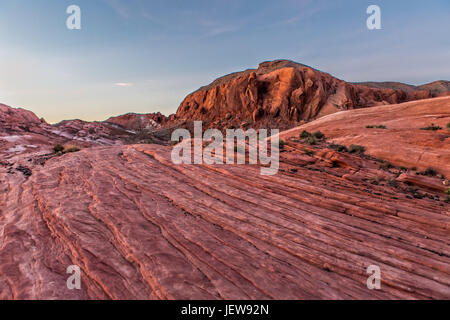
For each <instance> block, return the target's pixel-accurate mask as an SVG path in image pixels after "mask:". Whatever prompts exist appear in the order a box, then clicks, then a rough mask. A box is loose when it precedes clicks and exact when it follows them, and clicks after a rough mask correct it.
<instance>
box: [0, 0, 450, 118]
mask: <svg viewBox="0 0 450 320" xmlns="http://www.w3.org/2000/svg"><path fill="white" fill-rule="evenodd" d="M72 4H76V5H78V6H80V8H81V13H82V29H81V30H68V29H67V28H66V19H67V17H68V14H66V8H67V7H68V6H69V5H72ZM371 4H376V5H379V6H380V7H381V14H382V30H373V31H370V30H368V29H367V27H366V19H367V17H368V15H367V14H366V8H367V7H368V6H369V5H371ZM449 32H450V1H448V0H433V1H411V0H409V1H406V0H395V1H392V0H389V1H388V0H385V1H375V0H373V1H365V0H329V1H325V0H315V1H313V0H278V1H273V0H270V1H266V0H258V1H254V0H240V1H237V0H222V1H216V0H205V1H199V0H184V1H173V0H172V1H171V0H164V1H153V0H68V1H66V0H34V1H25V0H0V103H4V104H8V105H11V106H14V107H23V108H26V109H29V110H32V111H34V112H35V113H36V114H37V115H38V116H42V117H44V118H45V119H46V120H47V121H50V122H55V121H59V120H62V119H73V118H80V119H84V120H104V119H106V118H108V117H109V116H112V115H118V114H123V113H127V112H141V113H146V112H156V111H161V112H163V113H165V114H170V113H173V112H175V111H176V109H177V107H178V105H179V104H180V102H181V101H182V100H183V98H184V97H185V96H186V95H187V94H189V93H190V92H192V91H194V90H196V89H197V88H199V87H200V86H202V85H205V84H208V83H210V82H211V81H213V80H214V79H215V78H217V77H219V76H221V75H224V74H228V73H230V72H234V71H239V70H243V69H247V68H255V67H257V65H258V64H259V63H260V62H262V61H266V60H273V59H280V58H283V59H291V60H294V61H298V62H301V63H304V64H307V65H310V66H312V67H315V68H317V69H319V70H322V71H326V72H328V73H331V74H332V75H334V76H337V77H338V78H341V79H344V80H347V81H366V80H374V81H384V80H393V81H402V82H406V83H411V84H421V83H426V82H430V81H434V80H438V79H445V80H450V59H449V58H450V37H449Z"/></svg>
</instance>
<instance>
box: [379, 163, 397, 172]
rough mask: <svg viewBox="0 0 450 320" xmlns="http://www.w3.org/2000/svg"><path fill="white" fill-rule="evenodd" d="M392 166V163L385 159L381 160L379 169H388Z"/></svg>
mask: <svg viewBox="0 0 450 320" xmlns="http://www.w3.org/2000/svg"><path fill="white" fill-rule="evenodd" d="M393 167H394V166H393V165H392V164H390V163H389V162H387V161H383V162H382V163H381V164H380V169H381V170H389V169H391V168H393Z"/></svg>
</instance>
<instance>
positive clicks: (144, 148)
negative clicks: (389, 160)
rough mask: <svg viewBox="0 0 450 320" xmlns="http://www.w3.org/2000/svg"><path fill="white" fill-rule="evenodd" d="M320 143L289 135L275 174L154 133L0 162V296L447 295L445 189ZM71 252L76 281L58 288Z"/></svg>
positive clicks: (449, 217) (449, 236) (449, 211)
mask: <svg viewBox="0 0 450 320" xmlns="http://www.w3.org/2000/svg"><path fill="white" fill-rule="evenodd" d="M314 148H315V149H314V150H315V152H316V153H315V155H314V156H311V153H309V154H310V155H308V154H305V146H304V145H302V144H301V143H298V142H295V139H293V140H289V141H287V145H286V147H285V150H286V151H285V152H283V153H282V164H281V171H280V173H279V174H278V175H276V176H272V177H268V176H260V174H259V173H260V171H259V168H257V167H255V166H248V165H244V166H207V165H199V166H175V165H173V164H172V162H171V161H170V148H169V147H162V146H155V145H140V146H112V147H97V148H91V149H85V150H82V151H81V152H78V153H74V154H67V155H64V156H62V157H59V158H53V159H50V160H48V161H47V163H45V164H44V165H43V166H41V165H31V164H30V169H31V170H32V175H31V176H30V177H29V178H28V179H26V178H25V177H24V176H23V175H22V173H21V172H19V171H17V172H12V173H11V172H9V173H8V172H7V168H3V167H2V166H1V165H0V189H1V192H0V298H1V299H54V298H65V299H94V298H98V299H149V298H150V299H325V298H326V299H379V298H388V299H391V298H393V299H398V298H406V299H429V298H436V299H448V298H450V248H449V243H450V233H449V230H450V207H449V204H448V203H445V202H443V196H444V195H443V194H436V193H425V191H424V193H423V195H424V196H423V197H422V199H418V198H414V197H412V196H411V195H409V194H408V193H407V192H406V191H405V190H404V188H406V185H405V186H403V185H402V184H401V183H399V186H397V187H393V186H390V185H388V184H387V182H386V181H385V182H380V183H377V184H376V185H375V184H373V183H371V182H369V181H368V180H370V179H373V178H374V177H377V179H378V177H379V176H380V175H383V177H384V178H386V179H387V178H388V177H390V176H392V177H393V178H394V179H395V176H396V175H395V174H393V173H383V172H380V170H379V169H378V164H377V163H375V162H374V161H372V160H367V159H364V158H361V157H359V156H355V155H350V154H341V153H337V152H335V151H332V150H330V149H329V148H326V147H323V148H322V147H314ZM10 171H11V170H10ZM361 178H364V179H366V180H367V181H366V180H364V179H361ZM379 180H380V181H382V180H381V179H379ZM419 190H420V192H422V190H421V189H420V187H419ZM427 192H428V191H427ZM73 264H75V265H78V266H80V267H81V270H82V287H81V290H74V291H70V290H68V289H67V288H66V279H67V277H68V275H67V274H66V268H67V267H68V266H69V265H73ZM369 265H378V266H379V267H380V268H381V276H382V288H381V290H368V289H367V287H366V280H367V277H368V275H367V274H366V269H367V267H368V266H369Z"/></svg>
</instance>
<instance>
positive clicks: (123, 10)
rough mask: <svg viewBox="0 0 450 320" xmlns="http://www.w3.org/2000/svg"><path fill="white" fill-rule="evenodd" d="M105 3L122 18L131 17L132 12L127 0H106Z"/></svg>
mask: <svg viewBox="0 0 450 320" xmlns="http://www.w3.org/2000/svg"><path fill="white" fill-rule="evenodd" d="M104 1H105V3H106V4H107V5H108V6H109V7H110V8H111V9H112V10H114V12H116V13H117V14H118V15H119V16H121V17H122V18H130V17H131V12H130V10H129V8H128V6H127V5H126V1H122V0H104Z"/></svg>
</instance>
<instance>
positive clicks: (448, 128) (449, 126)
mask: <svg viewBox="0 0 450 320" xmlns="http://www.w3.org/2000/svg"><path fill="white" fill-rule="evenodd" d="M447 130H450V122H449V123H447Z"/></svg>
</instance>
